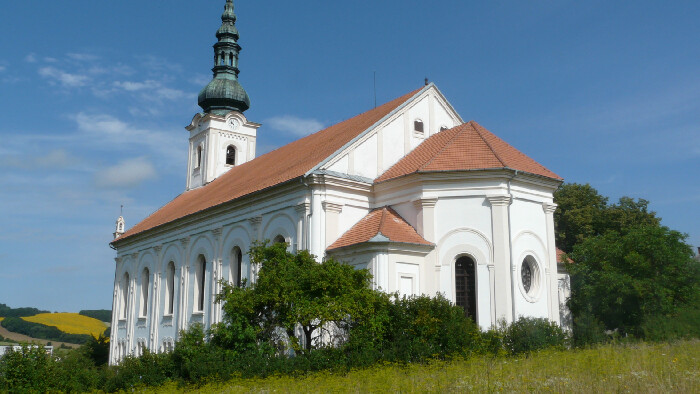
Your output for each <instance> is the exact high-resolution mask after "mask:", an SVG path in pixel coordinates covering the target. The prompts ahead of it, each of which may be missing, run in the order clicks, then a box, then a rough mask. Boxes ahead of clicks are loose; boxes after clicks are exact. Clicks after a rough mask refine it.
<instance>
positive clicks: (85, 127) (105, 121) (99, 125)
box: [75, 112, 129, 135]
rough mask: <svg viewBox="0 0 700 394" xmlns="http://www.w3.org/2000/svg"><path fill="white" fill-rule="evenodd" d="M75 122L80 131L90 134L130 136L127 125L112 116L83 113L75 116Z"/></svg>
mask: <svg viewBox="0 0 700 394" xmlns="http://www.w3.org/2000/svg"><path fill="white" fill-rule="evenodd" d="M75 121H76V122H77V123H78V129H79V130H81V131H86V132H89V133H107V134H112V135H119V134H129V128H128V126H127V124H126V123H125V122H122V121H121V120H119V119H117V118H115V117H113V116H110V115H104V114H98V115H88V114H85V113H83V112H81V113H79V114H78V115H76V116H75Z"/></svg>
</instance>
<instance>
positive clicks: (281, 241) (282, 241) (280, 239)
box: [272, 234, 287, 244]
mask: <svg viewBox="0 0 700 394" xmlns="http://www.w3.org/2000/svg"><path fill="white" fill-rule="evenodd" d="M272 242H273V243H276V244H286V243H287V240H286V239H284V237H283V236H282V235H281V234H280V235H277V236H276V237H275V239H273V240H272Z"/></svg>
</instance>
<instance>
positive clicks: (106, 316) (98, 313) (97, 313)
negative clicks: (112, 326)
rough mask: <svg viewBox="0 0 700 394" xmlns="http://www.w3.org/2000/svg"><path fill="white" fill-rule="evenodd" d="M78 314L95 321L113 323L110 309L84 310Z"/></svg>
mask: <svg viewBox="0 0 700 394" xmlns="http://www.w3.org/2000/svg"><path fill="white" fill-rule="evenodd" d="M78 314H80V315H83V316H87V317H92V318H93V319H97V320H99V321H103V322H105V323H111V322H112V311H111V310H109V309H95V310H83V311H80V312H78Z"/></svg>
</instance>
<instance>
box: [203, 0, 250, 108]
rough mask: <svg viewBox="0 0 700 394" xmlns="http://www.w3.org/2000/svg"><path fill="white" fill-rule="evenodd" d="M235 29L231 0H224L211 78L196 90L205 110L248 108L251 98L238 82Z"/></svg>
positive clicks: (238, 46)
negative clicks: (212, 76) (201, 87)
mask: <svg viewBox="0 0 700 394" xmlns="http://www.w3.org/2000/svg"><path fill="white" fill-rule="evenodd" d="M239 37H240V36H239V34H238V29H237V28H236V14H235V12H234V6H233V0H226V4H225V5H224V13H223V14H221V27H220V28H219V30H217V32H216V38H217V40H218V42H217V43H216V44H214V68H212V72H213V73H214V78H213V79H212V81H211V82H209V84H208V85H207V86H206V87H204V89H202V91H201V92H200V93H199V98H198V103H199V106H200V107H202V109H203V110H204V112H206V113H214V114H217V115H225V114H226V113H228V112H230V111H239V112H243V111H245V110H247V109H248V108H250V99H249V98H248V93H246V91H245V89H243V86H241V84H240V83H239V82H238V74H239V73H240V70H239V69H238V54H239V53H240V51H241V46H240V45H238V38H239Z"/></svg>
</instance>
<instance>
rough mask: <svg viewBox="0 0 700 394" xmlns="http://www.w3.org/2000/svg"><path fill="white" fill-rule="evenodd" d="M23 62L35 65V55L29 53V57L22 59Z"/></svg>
mask: <svg viewBox="0 0 700 394" xmlns="http://www.w3.org/2000/svg"><path fill="white" fill-rule="evenodd" d="M24 61H25V62H27V63H36V55H35V54H33V53H30V54H29V55H27V56H25V57H24Z"/></svg>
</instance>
